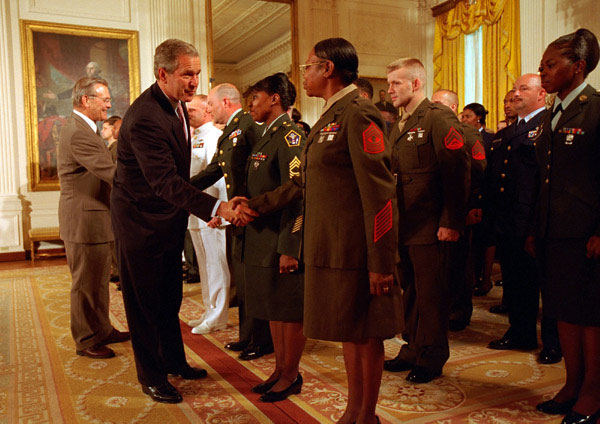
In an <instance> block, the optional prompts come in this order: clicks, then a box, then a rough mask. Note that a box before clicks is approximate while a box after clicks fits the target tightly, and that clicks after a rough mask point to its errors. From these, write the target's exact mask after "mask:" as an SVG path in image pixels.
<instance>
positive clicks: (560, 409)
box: [536, 399, 577, 415]
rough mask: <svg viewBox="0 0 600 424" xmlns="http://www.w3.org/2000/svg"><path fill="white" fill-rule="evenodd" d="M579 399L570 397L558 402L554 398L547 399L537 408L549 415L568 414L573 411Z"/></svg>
mask: <svg viewBox="0 0 600 424" xmlns="http://www.w3.org/2000/svg"><path fill="white" fill-rule="evenodd" d="M576 401H577V399H570V400H566V401H564V402H557V401H555V400H554V399H550V400H547V401H546V402H542V403H540V404H538V405H537V406H536V409H537V410H538V411H540V412H543V413H544V414H549V415H566V414H568V413H569V412H571V409H572V408H573V405H575V402H576Z"/></svg>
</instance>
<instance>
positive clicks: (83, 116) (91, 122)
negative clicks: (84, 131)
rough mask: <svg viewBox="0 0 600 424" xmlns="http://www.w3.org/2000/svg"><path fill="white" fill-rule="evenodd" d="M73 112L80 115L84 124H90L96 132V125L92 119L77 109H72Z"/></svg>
mask: <svg viewBox="0 0 600 424" xmlns="http://www.w3.org/2000/svg"><path fill="white" fill-rule="evenodd" d="M73 113H74V114H76V115H78V116H80V117H81V118H82V119H83V120H84V121H85V122H86V124H88V125H89V126H90V128H91V129H92V131H94V132H98V125H96V123H95V122H94V121H92V120H91V119H90V118H88V117H87V116H85V115H84V114H83V113H81V112H79V111H78V110H75V109H73Z"/></svg>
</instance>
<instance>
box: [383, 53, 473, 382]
mask: <svg viewBox="0 0 600 424" xmlns="http://www.w3.org/2000/svg"><path fill="white" fill-rule="evenodd" d="M387 72H388V76H387V80H388V84H389V90H388V92H389V93H390V95H391V97H392V101H393V103H394V106H395V107H403V108H404V112H403V114H402V117H401V118H400V120H399V121H398V122H397V123H396V124H394V126H393V127H392V131H391V133H390V141H391V142H392V143H393V152H392V171H393V172H394V173H395V174H396V178H397V183H396V184H397V185H396V194H397V197H398V212H399V213H398V214H399V219H398V222H399V240H398V241H399V250H400V257H401V262H400V269H399V271H400V273H401V282H402V288H403V289H404V293H403V302H404V313H405V321H406V331H405V333H403V337H404V339H405V340H406V341H407V342H408V343H407V344H406V345H404V346H402V349H401V350H400V352H399V353H398V356H396V358H394V359H392V360H388V361H385V364H384V368H385V369H386V370H388V371H395V372H397V371H405V370H411V372H410V373H409V375H408V377H407V380H409V381H412V382H415V383H425V382H428V381H431V380H433V379H434V378H436V377H437V376H439V375H441V373H442V368H443V366H444V364H445V363H446V361H447V360H448V357H449V356H450V350H449V348H448V310H449V302H448V278H447V277H448V275H447V274H448V273H447V259H448V252H447V249H448V245H447V243H446V242H456V241H457V240H458V239H459V237H460V233H461V232H462V230H463V228H464V226H465V218H466V201H467V197H468V194H469V180H470V175H469V173H470V164H469V157H468V155H467V152H466V150H465V142H464V136H463V133H462V129H461V124H460V122H459V121H458V119H457V118H456V115H454V113H452V111H451V110H449V109H448V108H447V107H445V106H440V105H437V104H433V103H431V102H430V101H429V100H428V99H427V98H426V96H425V92H424V88H425V81H426V73H425V68H424V67H423V64H422V63H421V61H419V60H418V59H399V60H396V61H394V62H392V63H391V64H390V65H388V68H387Z"/></svg>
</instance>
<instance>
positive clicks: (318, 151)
mask: <svg viewBox="0 0 600 424" xmlns="http://www.w3.org/2000/svg"><path fill="white" fill-rule="evenodd" d="M382 128H385V124H384V122H383V118H382V117H381V114H380V113H379V112H378V111H377V109H376V108H375V107H374V106H373V105H372V104H369V103H368V101H367V100H365V99H362V98H360V97H359V95H358V91H357V90H355V91H352V92H351V93H349V94H347V95H346V96H344V97H342V98H341V99H340V100H338V101H337V102H336V103H335V104H334V105H333V106H332V107H331V108H330V109H329V110H328V111H327V112H325V113H324V114H323V116H322V117H321V118H320V119H319V121H317V123H316V124H315V125H314V126H313V128H312V130H311V132H310V135H309V137H308V141H307V142H306V146H305V148H304V150H303V153H302V178H301V179H300V178H297V177H296V178H294V180H293V181H291V182H290V183H288V184H285V185H284V186H281V187H279V188H278V189H276V190H274V191H273V192H271V193H267V194H265V195H263V196H259V197H257V198H254V199H251V200H250V202H249V205H250V207H252V208H253V209H256V210H257V211H259V212H261V213H265V212H267V211H270V210H275V209H278V208H281V207H282V206H283V205H285V204H287V202H289V201H291V200H292V199H295V198H299V197H300V195H301V193H302V191H301V190H302V188H303V189H304V204H305V218H304V228H305V232H304V260H305V262H306V264H307V265H310V266H314V267H323V268H335V269H353V270H356V269H368V270H369V271H371V272H378V273H388V274H389V273H392V272H393V271H394V267H395V264H396V262H397V249H396V242H397V233H396V231H395V223H396V222H398V221H397V218H398V217H397V211H396V196H395V189H394V180H393V176H392V174H391V172H390V169H391V146H390V144H389V142H388V140H387V138H386V137H385V136H384V135H383V132H382V130H381V129H382Z"/></svg>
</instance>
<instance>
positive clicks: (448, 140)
mask: <svg viewBox="0 0 600 424" xmlns="http://www.w3.org/2000/svg"><path fill="white" fill-rule="evenodd" d="M464 145H465V142H464V140H463V136H462V135H461V133H459V132H458V131H457V130H456V128H454V127H450V131H448V134H446V137H445V138H444V146H446V149H448V150H458V149H462V147H463V146H464Z"/></svg>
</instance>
